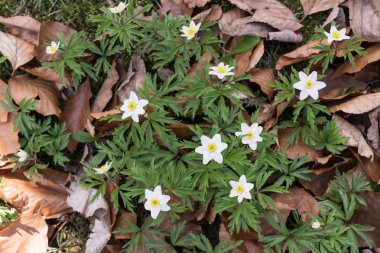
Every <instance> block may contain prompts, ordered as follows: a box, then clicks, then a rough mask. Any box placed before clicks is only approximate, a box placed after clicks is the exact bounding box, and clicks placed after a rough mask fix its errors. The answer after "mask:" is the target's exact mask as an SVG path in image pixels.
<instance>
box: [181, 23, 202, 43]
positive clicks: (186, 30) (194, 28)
mask: <svg viewBox="0 0 380 253" xmlns="http://www.w3.org/2000/svg"><path fill="white" fill-rule="evenodd" d="M200 27H201V23H199V24H197V25H196V24H195V23H194V21H193V20H191V22H190V25H189V26H182V30H181V32H182V34H181V36H182V37H186V39H188V40H191V39H192V38H194V37H195V35H196V34H197V33H198V31H199V28H200Z"/></svg>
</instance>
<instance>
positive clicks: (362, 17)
mask: <svg viewBox="0 0 380 253" xmlns="http://www.w3.org/2000/svg"><path fill="white" fill-rule="evenodd" d="M347 5H348V8H349V10H350V26H351V28H352V30H353V32H354V34H355V35H356V36H358V37H361V38H364V39H366V40H368V41H370V42H378V41H380V29H378V28H379V27H380V9H379V6H380V1H379V0H367V1H363V0H349V1H348V2H347Z"/></svg>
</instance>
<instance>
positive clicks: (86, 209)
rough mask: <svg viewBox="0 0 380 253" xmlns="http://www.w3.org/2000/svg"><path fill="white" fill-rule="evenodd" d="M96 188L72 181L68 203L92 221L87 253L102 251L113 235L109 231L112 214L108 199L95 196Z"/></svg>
mask: <svg viewBox="0 0 380 253" xmlns="http://www.w3.org/2000/svg"><path fill="white" fill-rule="evenodd" d="M95 194H96V189H93V188H90V189H87V188H83V187H81V186H80V185H79V184H78V183H77V182H76V181H72V182H71V183H70V195H69V196H68V197H67V203H68V205H69V206H70V207H72V208H73V209H74V211H77V212H80V213H82V214H83V215H84V216H85V217H86V218H88V219H89V220H90V222H91V226H90V229H91V234H90V236H89V238H88V240H87V242H86V253H98V252H101V251H102V249H103V248H104V246H105V245H106V244H107V242H108V240H109V239H110V237H111V233H110V231H109V229H110V226H111V216H110V210H109V207H108V204H107V201H106V200H105V199H104V197H98V198H96V199H95V200H94V201H92V202H91V199H92V198H93V197H94V196H95Z"/></svg>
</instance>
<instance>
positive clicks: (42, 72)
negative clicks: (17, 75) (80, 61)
mask: <svg viewBox="0 0 380 253" xmlns="http://www.w3.org/2000/svg"><path fill="white" fill-rule="evenodd" d="M21 69H22V70H24V71H25V72H27V73H29V74H31V75H34V76H36V77H39V78H41V79H43V80H46V81H51V82H55V83H61V81H60V80H59V74H57V73H56V72H55V70H54V69H53V68H43V67H31V66H27V65H25V66H22V67H21ZM65 84H68V85H69V86H73V83H72V82H71V78H70V76H69V73H65Z"/></svg>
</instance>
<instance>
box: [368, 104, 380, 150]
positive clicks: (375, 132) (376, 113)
mask: <svg viewBox="0 0 380 253" xmlns="http://www.w3.org/2000/svg"><path fill="white" fill-rule="evenodd" d="M368 117H369V120H370V122H371V126H370V127H369V128H368V130H367V138H368V141H369V144H370V145H371V146H372V148H373V149H374V152H375V153H380V130H379V129H380V128H379V121H380V107H378V108H377V109H376V110H373V111H372V112H370V113H369V114H368ZM377 155H379V156H380V154H377Z"/></svg>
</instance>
